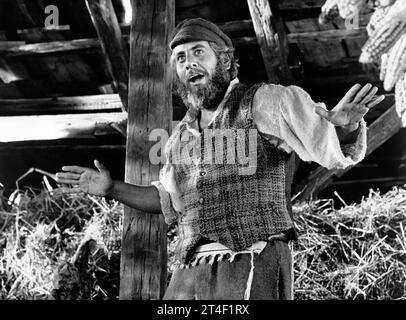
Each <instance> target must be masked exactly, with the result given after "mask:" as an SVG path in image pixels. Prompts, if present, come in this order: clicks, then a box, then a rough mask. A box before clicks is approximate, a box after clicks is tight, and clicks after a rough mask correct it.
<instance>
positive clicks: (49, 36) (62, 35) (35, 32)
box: [16, 25, 72, 44]
mask: <svg viewBox="0 0 406 320" xmlns="http://www.w3.org/2000/svg"><path fill="white" fill-rule="evenodd" d="M16 33H17V34H18V36H19V38H20V39H21V40H23V41H25V42H26V43H27V44H28V43H38V42H51V41H64V40H68V39H72V33H71V31H70V26H69V25H60V26H55V27H53V28H52V29H49V28H44V27H37V28H27V29H19V30H17V31H16Z"/></svg>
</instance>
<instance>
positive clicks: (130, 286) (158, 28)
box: [120, 0, 175, 300]
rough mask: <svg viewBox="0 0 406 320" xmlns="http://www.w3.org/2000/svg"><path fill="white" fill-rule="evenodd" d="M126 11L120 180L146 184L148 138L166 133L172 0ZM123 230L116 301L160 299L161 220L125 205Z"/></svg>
mask: <svg viewBox="0 0 406 320" xmlns="http://www.w3.org/2000/svg"><path fill="white" fill-rule="evenodd" d="M132 6H133V19H132V22H131V41H130V56H131V59H130V82H129V100H128V101H129V104H128V105H129V108H128V135H127V137H128V138H127V152H126V170H125V181H126V182H128V183H132V184H142V185H148V184H150V182H151V181H154V180H158V178H159V169H160V167H159V165H153V164H151V162H150V159H149V151H150V148H151V147H152V146H153V144H154V142H152V141H149V139H148V136H149V133H150V132H151V130H153V129H155V128H160V129H162V130H166V132H168V133H170V132H171V123H172V87H171V72H170V70H169V63H168V62H169V48H168V45H167V44H168V38H169V34H170V32H171V30H172V29H173V27H174V24H175V1H174V0H166V1H162V0H148V1H146V0H144V1H132ZM135 13H136V16H135ZM155 143H156V142H155ZM123 230H124V231H123V241H122V251H121V277H120V299H146V300H148V299H159V298H162V296H163V293H164V291H165V288H166V280H167V279H166V263H167V260H166V251H167V250H166V249H167V248H166V225H165V223H164V219H163V216H162V215H156V214H149V213H146V212H140V211H138V210H135V209H132V208H129V207H127V206H126V207H125V210H124V222H123Z"/></svg>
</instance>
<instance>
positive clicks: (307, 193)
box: [294, 106, 402, 200]
mask: <svg viewBox="0 0 406 320" xmlns="http://www.w3.org/2000/svg"><path fill="white" fill-rule="evenodd" d="M401 127H402V123H401V120H400V118H399V116H398V113H397V112H396V107H395V106H392V107H391V108H390V109H389V110H387V111H386V112H385V113H383V114H382V115H381V116H380V117H379V118H378V119H377V120H375V121H374V122H373V123H372V124H371V125H370V126H369V127H368V134H367V152H366V156H368V155H369V154H371V153H372V152H373V151H375V150H376V149H377V148H378V147H380V146H381V145H382V144H383V143H384V142H385V141H387V140H388V139H389V138H391V137H392V136H394V135H395V134H396V133H397V132H398V131H399V130H400V128H401ZM351 169H352V167H349V168H346V169H344V170H327V169H326V168H323V167H318V168H317V169H315V170H314V171H312V172H311V173H310V174H309V175H308V177H306V178H305V179H303V180H302V181H301V182H300V183H299V184H298V185H297V187H296V188H295V192H294V194H299V193H300V194H299V195H298V196H296V199H297V200H308V199H310V198H311V197H316V196H317V195H318V194H319V193H320V192H321V191H322V190H323V189H325V188H326V187H327V186H329V185H330V184H331V183H332V182H333V179H334V176H336V177H341V176H342V175H343V174H344V173H346V172H348V171H349V170H351Z"/></svg>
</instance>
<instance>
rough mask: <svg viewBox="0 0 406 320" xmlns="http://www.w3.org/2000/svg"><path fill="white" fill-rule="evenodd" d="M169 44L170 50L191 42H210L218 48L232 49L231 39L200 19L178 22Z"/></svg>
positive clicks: (214, 26) (217, 28) (211, 24)
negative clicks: (218, 46)
mask: <svg viewBox="0 0 406 320" xmlns="http://www.w3.org/2000/svg"><path fill="white" fill-rule="evenodd" d="M171 38H172V40H171V42H170V43H169V47H170V48H171V50H173V48H175V47H176V46H178V45H180V44H183V43H186V42H191V41H202V40H206V41H212V42H215V43H216V44H218V45H220V46H224V45H225V46H227V47H229V48H232V47H233V43H232V42H231V39H230V38H229V37H228V36H227V35H226V34H225V33H224V32H223V31H221V30H220V28H219V27H217V26H216V25H215V24H214V23H212V22H210V21H207V20H205V19H202V18H194V19H186V20H183V21H182V22H180V23H179V24H178V25H177V26H176V28H175V29H174V30H173V32H172V37H171Z"/></svg>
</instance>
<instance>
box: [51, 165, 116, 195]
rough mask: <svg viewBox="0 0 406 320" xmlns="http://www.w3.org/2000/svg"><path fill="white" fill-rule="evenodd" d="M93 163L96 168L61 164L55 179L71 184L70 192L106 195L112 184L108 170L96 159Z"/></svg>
mask: <svg viewBox="0 0 406 320" xmlns="http://www.w3.org/2000/svg"><path fill="white" fill-rule="evenodd" d="M94 165H95V167H96V168H97V170H94V169H91V168H85V167H79V166H63V167H62V171H63V172H58V173H57V174H56V181H57V182H58V183H65V184H71V185H73V187H72V188H70V189H69V190H68V192H70V193H76V192H85V193H88V194H91V195H95V196H102V197H104V196H107V195H109V193H110V192H111V190H112V188H113V185H114V182H113V180H112V179H111V177H110V172H109V170H107V168H106V167H105V166H104V165H102V164H101V163H100V162H99V161H97V160H94Z"/></svg>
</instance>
